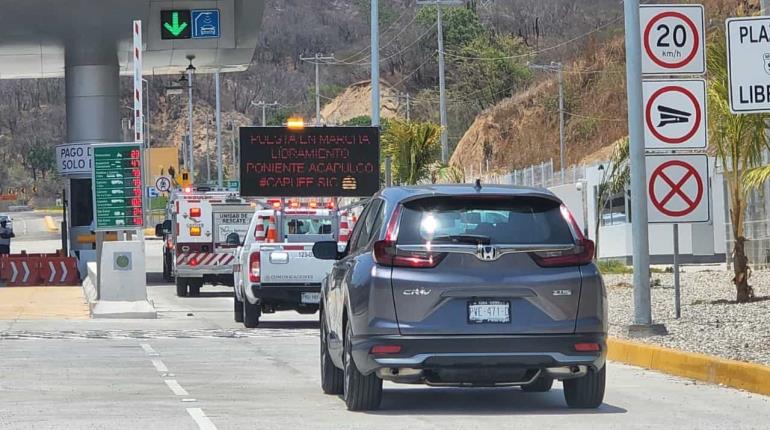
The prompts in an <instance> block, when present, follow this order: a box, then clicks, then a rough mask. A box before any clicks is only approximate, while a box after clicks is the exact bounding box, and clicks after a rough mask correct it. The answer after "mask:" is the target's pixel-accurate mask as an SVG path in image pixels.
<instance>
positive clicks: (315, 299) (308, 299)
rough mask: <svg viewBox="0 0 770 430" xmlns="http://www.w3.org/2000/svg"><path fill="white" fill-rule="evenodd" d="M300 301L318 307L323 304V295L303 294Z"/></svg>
mask: <svg viewBox="0 0 770 430" xmlns="http://www.w3.org/2000/svg"><path fill="white" fill-rule="evenodd" d="M300 301H301V302H302V303H303V304H306V305H317V304H318V303H320V302H321V293H302V295H301V297H300Z"/></svg>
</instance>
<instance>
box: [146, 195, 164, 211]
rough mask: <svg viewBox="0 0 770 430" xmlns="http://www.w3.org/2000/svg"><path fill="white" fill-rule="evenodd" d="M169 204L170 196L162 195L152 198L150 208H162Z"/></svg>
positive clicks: (152, 209)
mask: <svg viewBox="0 0 770 430" xmlns="http://www.w3.org/2000/svg"><path fill="white" fill-rule="evenodd" d="M167 204H168V197H166V196H160V197H153V198H152V199H150V210H151V211H154V210H162V209H166V205H167Z"/></svg>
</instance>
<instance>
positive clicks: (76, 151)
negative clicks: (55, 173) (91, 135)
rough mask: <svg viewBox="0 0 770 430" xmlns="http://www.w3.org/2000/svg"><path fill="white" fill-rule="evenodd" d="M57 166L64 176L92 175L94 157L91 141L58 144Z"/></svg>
mask: <svg viewBox="0 0 770 430" xmlns="http://www.w3.org/2000/svg"><path fill="white" fill-rule="evenodd" d="M56 168H57V169H58V170H59V174H61V175H62V176H72V175H84V174H85V175H89V176H90V175H91V170H92V169H93V157H92V155H91V144H90V143H65V144H62V145H56Z"/></svg>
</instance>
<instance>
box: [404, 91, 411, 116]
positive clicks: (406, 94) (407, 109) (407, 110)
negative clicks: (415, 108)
mask: <svg viewBox="0 0 770 430" xmlns="http://www.w3.org/2000/svg"><path fill="white" fill-rule="evenodd" d="M402 97H403V98H404V99H406V120H407V121H411V120H412V116H411V115H410V113H409V93H404V94H403V95H402Z"/></svg>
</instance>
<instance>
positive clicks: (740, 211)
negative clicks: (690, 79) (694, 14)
mask: <svg viewBox="0 0 770 430" xmlns="http://www.w3.org/2000/svg"><path fill="white" fill-rule="evenodd" d="M707 61H708V73H709V89H708V101H709V106H708V108H709V134H710V141H711V146H712V147H713V148H714V149H715V150H716V154H717V157H718V158H719V161H720V163H721V165H722V167H723V170H724V173H723V174H724V177H725V180H726V181H727V185H728V189H729V199H730V222H731V226H732V234H733V238H734V240H735V241H734V245H733V250H732V254H731V256H732V266H733V272H734V277H733V283H734V284H735V288H736V300H737V301H738V302H748V301H750V300H752V299H753V298H754V290H753V288H751V285H749V276H750V273H751V271H750V268H749V260H748V258H747V257H746V250H745V244H746V237H745V236H744V221H745V213H746V200H747V197H748V192H749V191H750V190H751V184H756V183H762V182H764V180H765V179H767V178H768V177H769V176H770V172H768V169H770V167H767V166H765V167H764V168H761V169H760V170H757V169H756V168H757V167H758V166H759V165H760V164H761V161H762V151H763V150H765V149H766V148H768V147H769V146H768V142H767V139H766V136H765V127H766V125H765V121H766V120H767V119H768V117H767V115H764V114H748V115H741V114H739V115H735V114H733V113H732V112H731V111H730V104H729V90H728V88H729V82H728V77H727V74H728V70H727V47H726V41H725V37H724V34H715V35H714V37H713V39H712V41H711V43H710V44H709V47H708V60H707ZM763 172H764V173H763Z"/></svg>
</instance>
